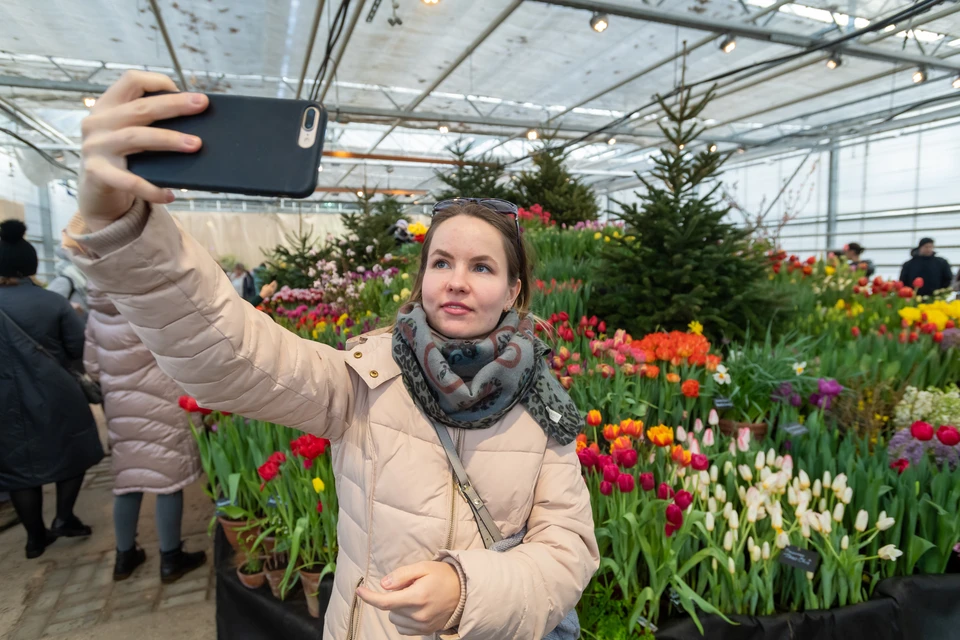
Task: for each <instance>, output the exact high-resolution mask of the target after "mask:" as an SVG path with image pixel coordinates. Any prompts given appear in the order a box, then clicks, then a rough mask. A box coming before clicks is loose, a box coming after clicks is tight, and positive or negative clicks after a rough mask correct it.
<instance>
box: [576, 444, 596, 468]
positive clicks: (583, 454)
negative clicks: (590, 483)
mask: <svg viewBox="0 0 960 640" xmlns="http://www.w3.org/2000/svg"><path fill="white" fill-rule="evenodd" d="M577 457H579V458H580V466H582V467H583V468H584V469H593V468H594V467H596V466H597V462H598V461H599V460H598V457H597V454H596V453H594V452H593V449H591V448H590V447H584V448H583V449H580V451H578V452H577Z"/></svg>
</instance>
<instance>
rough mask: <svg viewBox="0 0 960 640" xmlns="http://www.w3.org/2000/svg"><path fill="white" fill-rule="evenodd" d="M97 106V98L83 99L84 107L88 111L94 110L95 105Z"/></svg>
mask: <svg viewBox="0 0 960 640" xmlns="http://www.w3.org/2000/svg"><path fill="white" fill-rule="evenodd" d="M95 104H97V99H96V98H91V97H87V98H84V99H83V106H85V107H86V108H87V109H92V108H93V105H95Z"/></svg>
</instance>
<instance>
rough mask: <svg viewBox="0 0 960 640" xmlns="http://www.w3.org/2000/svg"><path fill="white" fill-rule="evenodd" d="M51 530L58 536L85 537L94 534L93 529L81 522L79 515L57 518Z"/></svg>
mask: <svg viewBox="0 0 960 640" xmlns="http://www.w3.org/2000/svg"><path fill="white" fill-rule="evenodd" d="M50 531H51V532H53V535H55V536H57V537H58V538H83V537H86V536H89V535H91V534H93V529H91V528H90V527H88V526H87V525H85V524H83V523H82V522H80V518H78V517H77V516H70V517H69V518H68V519H67V520H61V519H60V518H56V519H55V520H54V521H53V525H52V526H51V527H50Z"/></svg>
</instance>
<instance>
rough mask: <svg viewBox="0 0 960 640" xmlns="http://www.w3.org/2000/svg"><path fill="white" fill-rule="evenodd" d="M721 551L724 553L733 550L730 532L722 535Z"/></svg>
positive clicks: (731, 533)
mask: <svg viewBox="0 0 960 640" xmlns="http://www.w3.org/2000/svg"><path fill="white" fill-rule="evenodd" d="M723 549H724V551H732V550H733V532H732V531H727V532H726V533H725V534H723Z"/></svg>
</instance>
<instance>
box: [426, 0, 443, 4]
mask: <svg viewBox="0 0 960 640" xmlns="http://www.w3.org/2000/svg"><path fill="white" fill-rule="evenodd" d="M423 4H440V0H423Z"/></svg>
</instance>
